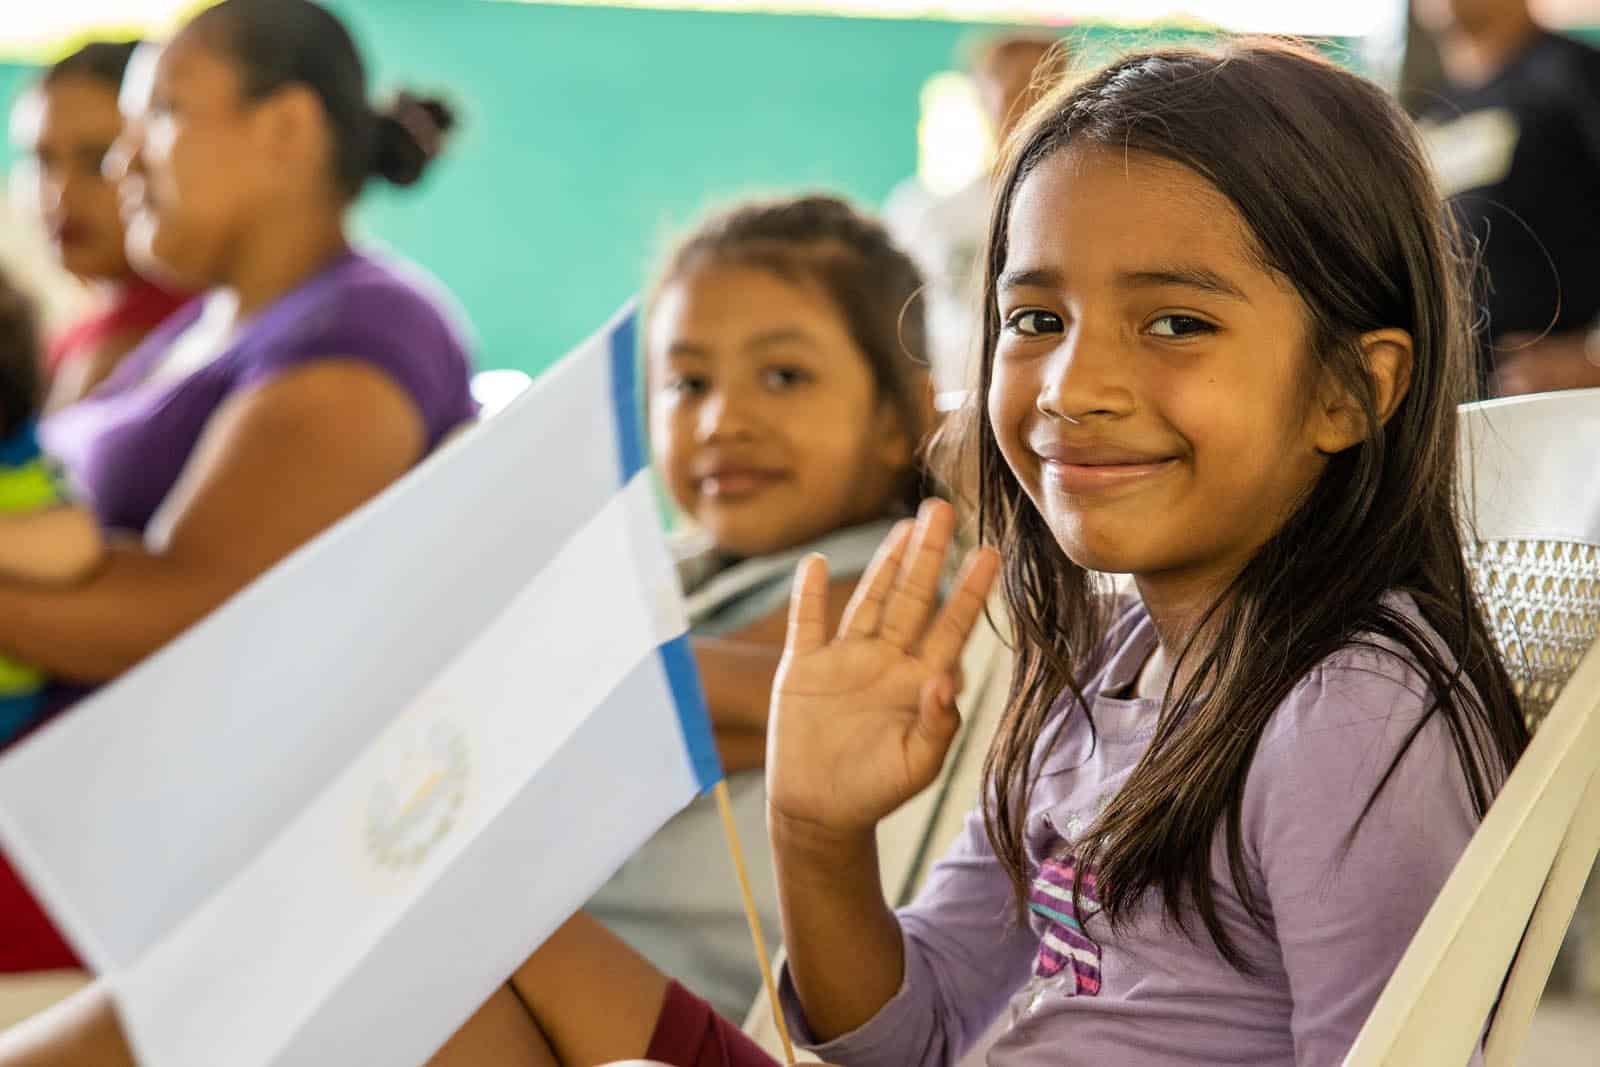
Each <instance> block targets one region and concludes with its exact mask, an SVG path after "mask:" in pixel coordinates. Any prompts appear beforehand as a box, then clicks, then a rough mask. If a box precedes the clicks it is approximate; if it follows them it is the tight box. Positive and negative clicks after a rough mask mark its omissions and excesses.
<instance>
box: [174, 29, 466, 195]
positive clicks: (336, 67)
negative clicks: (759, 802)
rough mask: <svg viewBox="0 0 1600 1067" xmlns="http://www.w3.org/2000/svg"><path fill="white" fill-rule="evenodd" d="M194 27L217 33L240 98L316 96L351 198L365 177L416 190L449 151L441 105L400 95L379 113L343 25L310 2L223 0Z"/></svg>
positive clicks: (447, 116) (448, 125)
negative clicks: (287, 90)
mask: <svg viewBox="0 0 1600 1067" xmlns="http://www.w3.org/2000/svg"><path fill="white" fill-rule="evenodd" d="M191 25H192V26H194V27H197V28H199V29H200V30H201V31H202V32H214V33H216V35H217V39H218V41H219V43H220V44H221V45H222V47H223V48H224V49H225V50H226V51H227V52H228V54H229V55H230V56H231V57H232V58H233V60H234V62H235V63H236V64H237V65H238V68H239V73H240V79H241V82H242V84H243V93H244V95H245V96H246V97H247V98H249V99H253V100H256V99H261V98H262V97H265V96H269V95H270V94H272V93H275V92H277V91H278V90H279V89H282V88H283V87H285V86H288V85H303V86H305V87H306V88H308V89H310V90H311V91H312V92H313V93H315V94H316V96H317V99H318V100H320V101H321V102H322V108H323V111H324V112H325V113H326V114H327V117H328V126H329V130H330V133H331V135H332V142H333V171H334V180H335V183H336V184H337V186H338V189H339V191H340V192H341V193H342V194H343V195H344V196H346V197H348V198H354V197H355V196H356V195H357V194H358V193H360V192H361V188H362V186H364V185H365V184H366V182H367V179H368V178H373V177H377V178H382V179H383V180H384V181H387V182H389V183H390V184H392V185H402V186H404V185H412V184H414V183H415V182H416V181H417V180H418V179H419V178H421V177H422V174H423V172H424V171H425V170H426V169H427V166H428V164H429V163H431V162H432V161H433V159H434V158H435V157H436V156H437V155H438V154H439V152H440V151H441V150H442V148H443V146H444V139H445V135H446V134H447V133H449V132H450V130H451V129H452V128H453V127H454V126H455V114H454V112H453V111H452V110H451V109H450V107H449V105H447V104H445V103H444V102H443V101H442V100H437V99H434V98H431V97H427V98H424V97H415V96H412V95H410V94H409V93H402V94H400V96H399V97H397V98H396V100H395V101H394V103H392V104H391V105H389V106H388V107H386V108H384V109H382V110H375V109H374V108H373V107H372V106H371V105H370V104H369V103H368V102H367V72H366V67H365V65H364V64H363V63H362V61H361V55H360V53H359V52H358V51H357V50H356V45H355V41H354V39H352V38H351V36H350V31H349V30H348V29H346V28H345V25H344V23H342V22H340V21H339V19H338V18H337V17H336V16H334V15H333V14H332V13H331V12H329V11H328V10H326V9H325V8H322V7H320V6H318V5H317V4H314V3H311V2H310V0H223V2H222V3H220V4H218V5H216V6H215V7H211V8H207V9H206V10H205V11H203V12H201V13H200V14H199V15H197V16H195V18H194V21H193V22H192V23H191Z"/></svg>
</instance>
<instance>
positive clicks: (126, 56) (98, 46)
mask: <svg viewBox="0 0 1600 1067" xmlns="http://www.w3.org/2000/svg"><path fill="white" fill-rule="evenodd" d="M141 43H142V42H140V41H90V42H89V43H88V44H85V45H84V46H83V47H81V48H79V49H78V50H77V51H75V52H72V53H70V54H68V55H66V56H63V57H62V58H60V59H58V60H56V61H55V62H54V63H52V64H51V65H50V66H49V68H48V69H46V70H45V72H44V77H43V78H41V79H40V81H42V82H43V83H44V84H45V85H51V84H53V83H55V82H59V81H63V80H65V79H68V78H90V79H92V80H94V81H97V82H100V83H101V84H102V85H104V86H105V87H106V88H107V89H110V90H111V91H112V92H113V93H115V92H117V91H118V90H119V89H121V88H122V77H123V75H124V74H126V73H127V72H128V61H129V60H130V59H132V58H133V53H134V52H135V51H137V50H138V48H139V45H140V44H141Z"/></svg>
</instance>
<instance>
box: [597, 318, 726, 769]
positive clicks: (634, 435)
mask: <svg viewBox="0 0 1600 1067" xmlns="http://www.w3.org/2000/svg"><path fill="white" fill-rule="evenodd" d="M638 321H639V313H638V310H637V309H636V308H629V309H628V310H627V311H626V312H624V313H623V314H622V316H621V317H620V319H619V320H618V321H617V323H616V325H615V326H613V327H612V328H611V408H612V417H613V419H614V420H615V421H614V424H615V426H616V431H617V456H618V460H619V462H620V463H621V466H622V470H621V474H622V484H623V485H627V484H628V482H629V481H630V480H631V479H632V478H633V476H634V475H635V474H638V473H639V472H640V471H642V470H644V467H645V462H646V456H645V447H644V418H643V412H642V411H641V410H640V405H639V357H638V353H637V352H636V351H635V344H636V338H637V330H638ZM661 666H662V668H663V669H664V670H665V671H666V674H667V685H668V687H669V688H670V689H671V690H672V702H673V704H674V705H675V706H676V709H677V712H678V725H679V726H680V727H681V728H682V730H683V743H684V746H685V747H686V748H687V749H688V751H689V763H690V765H691V766H693V767H694V775H695V779H696V780H697V781H698V782H699V783H700V789H701V791H702V792H703V791H705V790H707V789H710V788H711V787H712V786H713V785H715V784H717V783H718V782H719V781H721V780H722V758H721V757H720V756H719V755H718V754H717V745H716V741H715V739H714V738H713V737H712V734H711V718H710V713H709V712H708V711H707V710H706V698H705V693H704V691H703V690H702V689H701V688H700V669H699V668H698V667H696V666H695V662H694V655H693V653H692V652H691V651H690V650H689V638H688V637H687V636H683V637H678V638H676V639H674V640H672V641H668V642H667V643H666V644H664V645H662V646H661Z"/></svg>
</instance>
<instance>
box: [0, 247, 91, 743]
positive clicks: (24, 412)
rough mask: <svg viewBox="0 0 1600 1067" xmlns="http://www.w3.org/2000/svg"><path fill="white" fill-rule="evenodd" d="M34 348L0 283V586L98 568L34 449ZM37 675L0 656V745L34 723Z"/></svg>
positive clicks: (24, 307) (80, 518) (40, 685)
mask: <svg viewBox="0 0 1600 1067" xmlns="http://www.w3.org/2000/svg"><path fill="white" fill-rule="evenodd" d="M38 365H39V347H38V333H37V330H36V327H35V323H34V312H33V307H32V305H31V304H30V303H29V301H28V299H27V298H26V297H25V296H23V295H22V293H20V292H19V291H17V290H16V289H15V288H13V287H12V286H11V285H10V284H9V283H7V282H6V281H5V280H4V279H3V278H0V581H8V582H73V581H77V580H79V579H81V578H83V577H84V576H85V575H87V574H88V573H89V571H90V570H92V569H93V568H94V567H95V565H96V564H98V562H99V561H100V557H101V555H102V553H103V551H104V546H103V543H102V540H101V537H100V529H99V526H98V524H97V523H96V522H95V519H94V517H93V516H92V515H91V514H89V513H88V512H87V511H85V510H83V509H81V508H77V507H74V506H72V505H71V504H70V503H69V502H68V500H67V497H66V494H65V493H64V491H63V488H62V485H61V481H60V478H59V477H58V475H57V472H56V469H55V467H54V465H53V464H51V462H50V460H49V458H48V457H47V456H45V454H44V453H43V452H42V451H41V450H40V448H39V440H38V436H37V433H36V426H35V423H34V416H35V414H36V413H37V411H36V408H37V404H38V399H39V379H38ZM44 689H45V677H44V674H43V673H42V672H40V671H39V670H37V669H36V668H34V667H32V666H30V665H28V664H26V663H19V662H17V661H15V660H13V659H11V658H10V657H8V656H5V655H4V654H3V652H0V745H4V744H6V743H7V742H9V741H11V740H12V739H14V738H15V737H17V736H18V735H19V734H21V733H22V732H23V731H24V730H26V729H27V728H28V727H29V726H31V725H33V724H34V723H35V722H36V721H37V720H38V718H39V716H40V714H41V713H42V711H43V707H44Z"/></svg>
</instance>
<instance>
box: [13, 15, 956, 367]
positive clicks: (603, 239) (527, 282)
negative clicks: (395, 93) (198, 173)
mask: <svg viewBox="0 0 1600 1067" xmlns="http://www.w3.org/2000/svg"><path fill="white" fill-rule="evenodd" d="M332 6H334V7H335V8H336V9H337V10H338V11H339V12H340V13H341V14H343V15H344V16H345V17H346V18H347V19H348V21H349V22H350V24H351V25H352V27H353V28H354V29H355V30H356V32H357V34H358V36H359V38H360V40H361V42H362V45H363V49H364V51H365V53H366V55H367V56H368V57H369V60H370V62H371V64H372V66H373V74H374V85H375V87H376V88H377V89H379V90H388V89H392V88H394V87H397V86H400V85H407V86H415V87H417V88H418V89H423V90H442V91H444V92H445V93H447V94H448V95H449V97H450V98H451V99H453V100H454V101H455V102H456V103H457V104H458V105H459V108H460V110H461V112H462V115H463V126H462V129H461V133H460V136H459V137H458V138H457V139H456V140H455V142H454V143H453V144H452V146H451V148H450V151H449V153H448V155H447V156H445V157H444V158H443V159H441V161H440V163H439V165H438V166H437V168H436V170H435V171H434V172H433V173H432V174H431V175H430V176H429V178H428V179H427V181H426V184H425V185H424V186H422V187H421V188H419V189H414V190H409V191H394V190H388V189H380V188H377V187H374V188H373V189H372V190H371V192H370V193H369V194H368V196H367V197H366V199H365V200H364V201H363V204H362V207H361V210H360V215H359V219H360V224H361V228H362V230H363V231H364V232H367V233H370V234H373V235H376V236H379V237H381V238H382V239H383V240H384V241H386V242H388V243H390V244H392V245H393V246H394V247H396V248H397V249H399V250H401V251H403V252H404V253H405V254H407V255H409V256H412V257H413V258H415V259H417V260H419V261H421V262H422V263H423V264H425V265H426V266H427V267H428V268H429V269H430V270H432V271H434V272H435V273H436V274H438V275H439V276H440V277H441V278H442V279H443V280H444V281H445V283H446V284H447V285H449V287H450V288H451V289H452V290H453V291H454V292H455V293H456V294H457V296H458V297H459V298H460V299H461V300H462V302H463V303H464V304H465V305H466V308H467V310H468V312H469V313H470V315H471V317H472V319H473V322H474V323H475V325H476V327H477V329H478V332H479V335H480V337H481V339H482V347H481V351H480V363H481V364H482V365H484V366H510V367H520V368H522V369H525V370H529V371H536V370H538V369H541V368H542V367H544V366H546V365H548V364H549V363H550V362H551V361H552V360H554V359H556V358H558V357H559V356H560V355H561V353H562V352H564V351H565V350H566V349H567V348H568V347H569V346H571V345H572V344H574V343H575V342H576V341H578V340H580V339H581V338H582V337H583V336H584V335H585V334H586V333H587V332H588V331H590V330H591V329H593V328H595V327H596V326H598V325H599V324H600V323H601V322H602V321H603V320H604V319H605V317H606V316H607V315H608V314H609V313H610V312H611V311H612V310H613V309H614V308H615V307H616V306H617V305H618V304H620V303H621V302H622V301H623V300H624V299H626V298H627V297H628V295H629V294H631V293H633V292H634V291H635V290H636V289H638V288H639V286H640V285H641V283H642V281H643V279H644V278H646V277H647V276H648V273H649V269H650V263H651V260H652V258H653V257H654V255H655V254H656V252H657V251H658V250H659V249H660V247H661V246H662V244H663V242H664V240H665V237H666V235H668V234H669V233H670V232H672V230H673V228H674V227H680V226H682V225H683V224H684V223H685V222H686V221H688V220H689V219H691V218H692V217H693V216H694V214H695V213H696V212H698V211H699V210H701V209H702V208H704V207H705V206H707V205H709V204H711V203H714V202H716V201H719V200H721V199H723V198H726V197H730V196H735V195H739V194H742V193H747V192H757V191H783V190H790V189H795V188H798V187H807V186H811V187H825V188H830V189H839V190H843V191H845V192H847V193H849V194H851V195H853V196H856V197H859V198H862V199H864V200H867V201H870V202H876V201H878V200H880V199H881V198H882V197H883V196H884V194H886V193H887V192H888V191H889V189H890V188H891V187H892V186H893V184H894V183H895V182H896V181H897V180H899V179H900V178H901V177H903V176H904V175H906V174H908V173H910V171H911V170H912V169H913V167H914V165H915V159H916V143H915V131H916V122H917V107H918V104H917V98H918V92H919V91H920V89H921V86H922V84H923V82H924V81H925V80H926V79H927V77H928V75H929V74H930V73H931V72H933V71H937V70H940V69H944V68H946V67H949V66H950V65H951V63H952V57H953V53H954V52H955V49H956V47H957V45H958V42H959V41H960V40H961V38H962V37H963V35H964V34H968V33H971V32H972V27H968V26H960V25H956V24H951V23H936V22H900V21H886V20H858V19H827V18H804V17H784V16H766V15H727V14H723V15H718V14H702V13H694V12H662V11H643V10H624V9H607V8H569V7H555V6H530V5H521V4H515V3H488V2H482V0H333V4H332ZM27 77H28V71H27V70H26V69H25V68H20V67H15V66H11V67H4V66H0V104H3V103H7V102H9V100H10V99H11V97H12V95H13V94H14V92H15V91H16V89H17V88H18V87H20V85H21V84H22V83H23V82H24V81H25V80H26V78H27Z"/></svg>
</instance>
